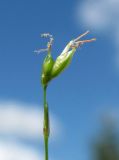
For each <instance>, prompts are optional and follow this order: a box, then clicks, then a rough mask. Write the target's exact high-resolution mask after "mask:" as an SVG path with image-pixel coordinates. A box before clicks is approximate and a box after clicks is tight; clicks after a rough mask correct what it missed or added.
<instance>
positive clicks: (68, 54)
mask: <svg viewBox="0 0 119 160" xmlns="http://www.w3.org/2000/svg"><path fill="white" fill-rule="evenodd" d="M88 33H89V31H86V32H85V33H83V34H82V35H80V36H79V37H77V38H76V39H74V40H71V41H70V42H69V43H68V44H67V45H66V47H65V48H64V50H63V51H62V53H61V54H60V55H59V56H58V57H57V59H56V60H55V61H54V60H53V58H52V56H51V46H52V44H53V40H54V39H53V36H52V35H50V34H49V33H44V34H42V35H41V37H43V38H50V41H49V42H48V43H47V48H46V49H41V50H39V51H36V52H38V53H39V52H42V51H47V52H48V54H47V56H46V58H45V60H44V62H43V67H42V75H41V82H42V85H43V86H47V84H48V83H49V82H50V81H51V80H52V79H53V78H55V77H57V76H58V75H59V74H60V73H61V72H63V71H64V70H65V69H66V68H67V67H68V66H69V64H70V63H71V60H72V58H73V55H74V53H75V52H76V49H77V48H78V47H80V46H81V45H82V44H84V43H88V42H92V41H95V40H96V39H95V38H92V39H87V40H80V39H81V38H82V37H84V36H85V35H87V34H88Z"/></svg>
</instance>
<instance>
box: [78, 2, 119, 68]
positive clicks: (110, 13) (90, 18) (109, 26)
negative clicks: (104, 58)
mask: <svg viewBox="0 0 119 160" xmlns="http://www.w3.org/2000/svg"><path fill="white" fill-rule="evenodd" d="M77 6H78V7H77V9H76V17H77V22H78V24H79V25H80V26H82V27H83V28H84V29H85V28H88V29H91V30H93V31H95V32H96V33H98V34H100V35H102V36H103V35H104V34H105V35H106V36H108V39H110V41H111V42H112V45H115V48H116V51H117V53H116V54H115V55H116V56H114V57H115V58H114V64H116V66H117V67H118V68H119V38H118V37H119V0H83V2H82V3H81V2H80V3H79V5H77Z"/></svg>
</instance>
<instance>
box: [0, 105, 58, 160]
mask: <svg viewBox="0 0 119 160" xmlns="http://www.w3.org/2000/svg"><path fill="white" fill-rule="evenodd" d="M42 128H43V111H42V110H41V109H39V107H38V106H35V105H28V104H24V103H18V102H0V159H2V160H11V159H17V160H39V159H40V160H43V154H42V153H41V152H39V149H38V150H37V149H36V148H37V147H35V146H32V143H30V144H31V145H30V144H29V143H25V142H28V141H34V142H40V139H43V136H42ZM60 131H61V125H60V123H59V121H58V120H57V118H56V117H54V116H53V115H52V114H51V138H52V139H53V137H54V139H57V138H58V134H59V133H60ZM16 137H17V138H18V139H19V140H17V139H16ZM20 140H21V141H20ZM26 140H27V141H26Z"/></svg>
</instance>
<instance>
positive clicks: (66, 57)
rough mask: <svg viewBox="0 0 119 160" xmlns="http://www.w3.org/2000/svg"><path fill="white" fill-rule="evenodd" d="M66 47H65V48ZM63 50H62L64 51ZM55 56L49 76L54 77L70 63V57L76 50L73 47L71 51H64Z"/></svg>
mask: <svg viewBox="0 0 119 160" xmlns="http://www.w3.org/2000/svg"><path fill="white" fill-rule="evenodd" d="M66 49H67V48H65V50H66ZM65 50H64V51H65ZM64 51H63V53H62V54H61V55H60V56H58V57H57V59H56V61H55V63H54V65H53V68H52V71H51V77H52V78H55V77H56V76H58V75H59V74H60V73H61V72H63V71H64V70H65V69H66V68H67V67H68V66H69V64H70V62H71V60H72V57H73V55H74V53H75V51H76V48H73V49H72V50H71V51H69V52H64Z"/></svg>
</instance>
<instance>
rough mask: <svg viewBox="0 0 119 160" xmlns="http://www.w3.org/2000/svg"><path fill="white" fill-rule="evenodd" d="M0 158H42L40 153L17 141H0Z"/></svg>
mask: <svg viewBox="0 0 119 160" xmlns="http://www.w3.org/2000/svg"><path fill="white" fill-rule="evenodd" d="M0 159H1V160H39V159H40V160H43V156H42V154H40V153H39V152H38V151H36V150H34V149H33V148H31V147H28V146H27V147H26V146H24V145H21V144H19V143H13V142H12V143H11V142H6V141H0Z"/></svg>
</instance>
